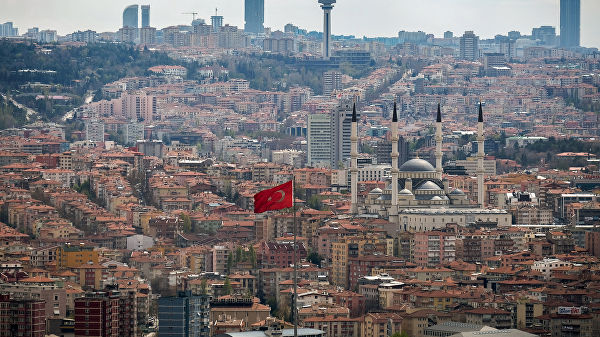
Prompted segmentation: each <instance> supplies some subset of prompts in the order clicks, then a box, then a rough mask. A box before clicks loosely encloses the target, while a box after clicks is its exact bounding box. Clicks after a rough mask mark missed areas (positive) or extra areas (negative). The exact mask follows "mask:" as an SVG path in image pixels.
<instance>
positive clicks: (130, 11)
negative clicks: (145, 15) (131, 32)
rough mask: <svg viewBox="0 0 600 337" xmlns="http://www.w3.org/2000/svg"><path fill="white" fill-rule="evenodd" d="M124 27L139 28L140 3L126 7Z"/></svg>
mask: <svg viewBox="0 0 600 337" xmlns="http://www.w3.org/2000/svg"><path fill="white" fill-rule="evenodd" d="M123 27H133V28H138V5H131V6H127V8H125V10H124V11H123Z"/></svg>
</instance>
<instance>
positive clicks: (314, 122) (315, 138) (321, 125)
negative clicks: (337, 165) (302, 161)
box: [307, 114, 331, 167]
mask: <svg viewBox="0 0 600 337" xmlns="http://www.w3.org/2000/svg"><path fill="white" fill-rule="evenodd" d="M307 138H308V165H309V166H313V167H329V166H331V114H312V115H308V129H307Z"/></svg>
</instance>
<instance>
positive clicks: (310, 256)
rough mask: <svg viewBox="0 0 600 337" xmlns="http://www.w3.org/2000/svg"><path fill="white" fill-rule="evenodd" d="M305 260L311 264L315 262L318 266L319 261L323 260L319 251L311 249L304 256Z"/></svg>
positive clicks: (319, 264)
mask: <svg viewBox="0 0 600 337" xmlns="http://www.w3.org/2000/svg"><path fill="white" fill-rule="evenodd" d="M306 260H308V262H310V263H312V264H316V265H317V266H319V268H320V267H321V261H323V257H322V256H321V255H319V253H317V252H315V251H311V252H310V253H309V254H308V256H307V257H306Z"/></svg>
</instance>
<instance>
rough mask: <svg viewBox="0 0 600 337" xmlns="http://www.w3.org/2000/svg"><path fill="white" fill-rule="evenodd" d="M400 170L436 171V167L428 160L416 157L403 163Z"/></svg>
mask: <svg viewBox="0 0 600 337" xmlns="http://www.w3.org/2000/svg"><path fill="white" fill-rule="evenodd" d="M399 170H400V172H435V168H434V167H433V165H431V164H430V163H429V162H428V161H427V160H423V159H419V158H415V159H411V160H409V161H407V162H406V163H404V164H402V165H401V166H400V168H399Z"/></svg>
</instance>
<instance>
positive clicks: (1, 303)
mask: <svg viewBox="0 0 600 337" xmlns="http://www.w3.org/2000/svg"><path fill="white" fill-rule="evenodd" d="M45 333H46V311H45V303H44V301H43V300H33V299H14V298H13V299H11V298H10V295H0V336H29V337H43V336H45Z"/></svg>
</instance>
